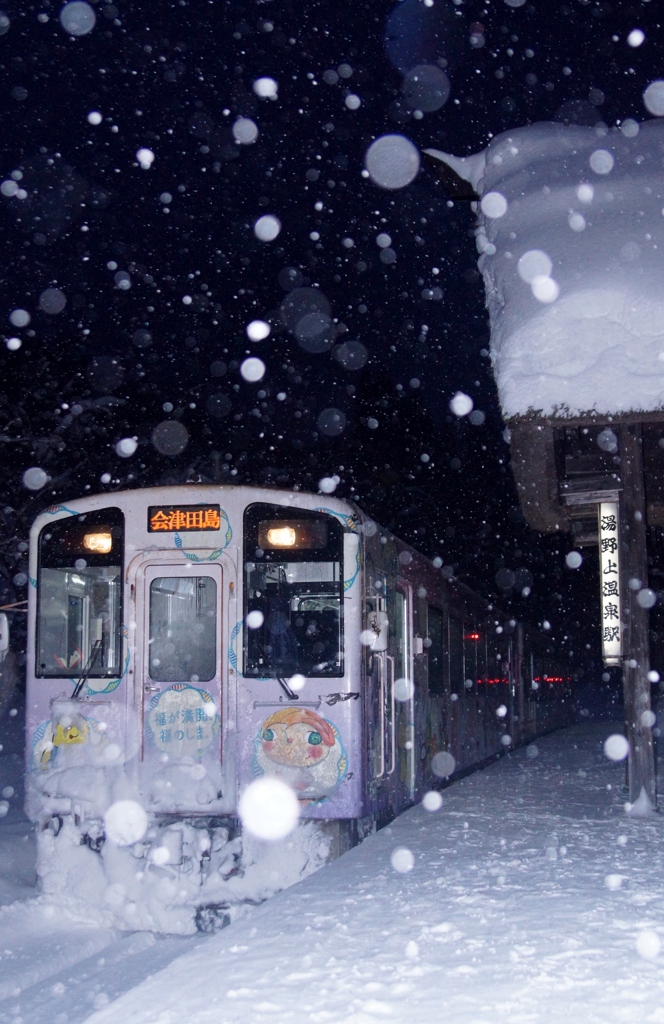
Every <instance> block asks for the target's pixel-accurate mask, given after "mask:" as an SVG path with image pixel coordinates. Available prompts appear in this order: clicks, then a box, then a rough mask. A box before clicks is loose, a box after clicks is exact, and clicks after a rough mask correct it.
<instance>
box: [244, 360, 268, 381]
mask: <svg viewBox="0 0 664 1024" xmlns="http://www.w3.org/2000/svg"><path fill="white" fill-rule="evenodd" d="M240 373H241V375H242V377H243V378H244V379H245V380H246V381H247V382H248V383H249V384H256V383H257V382H258V381H259V380H262V379H263V377H264V376H265V363H264V362H263V360H262V359H258V358H257V356H250V357H249V359H245V360H244V362H243V363H242V365H241V366H240Z"/></svg>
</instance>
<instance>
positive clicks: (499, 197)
mask: <svg viewBox="0 0 664 1024" xmlns="http://www.w3.org/2000/svg"><path fill="white" fill-rule="evenodd" d="M480 205H481V207H482V213H483V214H485V215H486V216H487V217H491V218H492V219H494V220H495V219H496V218H498V217H504V216H505V214H506V213H507V200H506V199H505V196H504V195H503V194H502V192H487V194H486V195H485V196H482V202H481V203H480Z"/></svg>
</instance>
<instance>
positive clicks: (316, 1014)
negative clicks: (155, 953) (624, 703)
mask: <svg viewBox="0 0 664 1024" xmlns="http://www.w3.org/2000/svg"><path fill="white" fill-rule="evenodd" d="M612 731H615V730H614V729H612V728H611V727H610V726H607V725H604V724H590V725H579V726H575V727H573V728H571V729H569V730H566V731H565V732H564V733H560V734H556V735H552V736H549V737H546V738H544V739H542V740H540V741H538V743H537V745H536V749H535V748H533V747H531V748H529V749H527V750H519V751H517V752H515V753H514V754H512V755H510V756H509V757H507V758H505V759H503V760H501V761H500V762H499V763H496V764H494V765H493V766H492V767H490V768H488V769H487V770H486V771H483V772H479V773H477V774H475V775H473V776H471V777H469V778H466V779H464V780H463V781H461V782H459V783H457V784H455V785H454V786H452V787H451V788H449V789H448V790H446V791H445V792H444V794H443V797H444V799H443V806H442V808H441V809H440V810H439V811H437V812H433V813H431V812H427V811H426V810H424V809H423V808H422V807H416V808H414V809H412V810H410V811H408V812H407V813H406V814H404V815H402V816H401V817H400V818H399V819H398V820H397V821H395V822H394V823H393V824H392V825H391V826H390V827H388V828H386V829H383V830H382V831H381V832H380V833H378V834H377V835H375V836H373V837H371V838H370V839H368V840H367V841H366V842H365V843H364V844H363V845H362V846H360V847H358V848H356V849H354V850H352V851H351V852H350V853H348V854H346V855H345V856H344V857H342V858H341V859H340V860H338V861H337V862H336V863H334V864H332V865H331V866H330V867H328V868H326V869H324V870H323V871H321V872H319V873H318V874H316V875H312V876H310V877H309V878H308V879H306V880H305V881H303V882H302V883H300V884H299V885H297V886H295V887H293V888H292V889H290V890H288V891H286V892H283V893H281V894H279V895H277V896H275V897H274V898H273V899H272V900H270V901H269V902H268V903H265V904H263V905H262V906H261V907H259V908H257V909H255V910H254V911H253V913H252V914H251V915H250V916H249V917H248V918H246V919H244V920H241V921H238V922H236V923H235V924H233V925H231V926H230V927H229V928H228V929H226V930H225V931H223V932H221V933H219V934H218V935H216V936H214V937H212V938H211V939H209V940H208V941H206V942H205V943H202V944H201V945H200V947H199V948H198V949H196V950H195V951H193V952H191V953H189V954H187V955H185V956H183V957H182V958H181V959H179V960H178V961H177V962H175V963H173V964H171V966H170V968H169V970H168V971H167V972H162V973H160V974H158V975H155V976H154V977H152V978H150V979H148V980H147V981H145V982H143V983H142V984H141V985H139V986H138V987H137V988H136V989H134V990H132V991H130V992H128V993H127V994H126V995H125V996H123V997H122V998H121V999H120V1000H118V1001H116V1002H113V1003H111V1004H110V1005H109V1006H108V1007H106V1008H105V1009H103V1010H101V1011H99V1012H97V1013H95V1014H93V1015H92V1017H90V1020H89V1024H117V1022H118V1021H122V1022H123V1024H203V1022H205V1024H207V1022H209V1021H214V1022H215V1024H226V1022H228V1024H231V1022H233V1024H235V1022H237V1024H240V1022H242V1024H246V1022H248V1021H251V1022H252V1024H260V1022H262V1021H265V1022H268V1021H269V1022H270V1024H282V1022H283V1024H285V1022H287V1021H288V1022H293V1021H297V1022H300V1021H311V1022H314V1024H369V1022H373V1021H377V1020H393V1021H399V1022H401V1021H403V1022H406V1021H408V1022H424V1021H440V1020H445V1021H451V1022H454V1024H461V1022H464V1024H465V1022H467V1024H495V1022H496V1021H500V1022H502V1021H510V1022H515V1024H516V1022H523V1024H525V1022H528V1024H533V1022H542V1024H543V1022H546V1024H555V1022H558V1021H560V1022H565V1024H569V1022H571V1021H581V1020H583V1021H584V1022H587V1024H595V1022H596V1024H600V1022H601V1024H610V1022H613V1021H615V1022H626V1021H634V1022H637V1021H638V1022H639V1024H641V1022H645V1021H651V1022H664V953H662V955H661V956H658V946H659V937H660V936H662V935H664V874H663V871H662V868H663V866H664V863H663V862H664V852H663V851H664V847H663V840H664V834H663V833H664V822H663V821H662V820H661V819H660V817H659V816H658V815H653V816H651V817H649V818H646V819H638V818H634V817H630V816H628V815H627V814H626V813H625V808H624V799H625V797H624V793H623V781H624V764H623V763H614V762H611V761H609V760H607V758H606V757H605V756H604V753H603V743H604V740H605V739H606V737H607V735H609V734H610V733H611V732H612ZM399 849H406V850H409V851H410V852H411V853H412V856H413V858H414V866H413V868H412V870H410V871H408V872H406V873H402V872H400V871H397V870H395V868H394V867H393V861H394V862H395V863H396V864H397V865H399V866H401V867H404V866H407V864H408V862H409V858H408V855H407V854H401V855H397V856H395V851H396V850H399Z"/></svg>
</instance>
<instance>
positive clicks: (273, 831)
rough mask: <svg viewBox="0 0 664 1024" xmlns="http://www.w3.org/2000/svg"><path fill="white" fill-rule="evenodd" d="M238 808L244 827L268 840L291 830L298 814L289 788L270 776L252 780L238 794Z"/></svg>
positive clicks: (294, 797) (280, 837)
mask: <svg viewBox="0 0 664 1024" xmlns="http://www.w3.org/2000/svg"><path fill="white" fill-rule="evenodd" d="M238 810H239V814H240V818H241V819H242V824H243V826H244V827H245V829H246V830H247V831H248V832H250V833H251V834H252V835H254V836H257V837H258V838H259V839H268V840H275V839H283V838H284V836H287V835H288V834H289V833H290V832H292V831H293V829H294V828H295V826H296V825H297V820H298V818H299V816H300V805H299V803H298V799H297V797H296V796H295V793H294V792H293V790H292V789H291V788H290V786H287V785H286V783H285V782H282V781H281V780H280V779H277V778H274V777H273V776H266V777H265V778H262V779H256V781H255V782H252V783H251V785H249V786H248V787H247V788H246V789H245V791H244V793H243V794H242V796H241V797H240V803H239V806H238Z"/></svg>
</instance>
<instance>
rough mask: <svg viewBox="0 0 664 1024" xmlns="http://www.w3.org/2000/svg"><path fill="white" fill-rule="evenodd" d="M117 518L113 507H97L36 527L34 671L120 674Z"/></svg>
mask: <svg viewBox="0 0 664 1024" xmlns="http://www.w3.org/2000/svg"><path fill="white" fill-rule="evenodd" d="M123 523H124V517H123V516H122V513H121V512H120V510H119V509H103V510H102V511H101V512H91V513H88V514H87V515H80V516H73V517H70V518H67V519H60V520H58V521H57V522H55V523H53V524H49V525H48V526H47V527H45V528H44V529H43V530H42V532H41V534H40V538H39V576H38V580H37V602H38V613H37V652H36V653H37V657H36V662H37V663H36V666H35V669H36V675H37V676H42V677H43V676H47V677H58V676H64V677H66V678H72V679H75V678H80V677H81V676H83V675H84V676H86V677H87V678H99V677H104V676H111V677H114V676H119V675H120V673H121V659H122V635H121V622H122V586H121V584H122V549H123Z"/></svg>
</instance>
